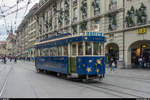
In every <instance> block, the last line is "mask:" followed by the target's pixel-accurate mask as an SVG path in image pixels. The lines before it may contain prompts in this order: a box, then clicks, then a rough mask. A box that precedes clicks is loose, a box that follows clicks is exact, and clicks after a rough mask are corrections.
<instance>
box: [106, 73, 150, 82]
mask: <svg viewBox="0 0 150 100" xmlns="http://www.w3.org/2000/svg"><path fill="white" fill-rule="evenodd" d="M107 76H111V77H117V78H126V79H132V80H136V81H142V82H146V83H150V79H147V78H137V77H130V76H121V75H108V74H107V75H106V77H107Z"/></svg>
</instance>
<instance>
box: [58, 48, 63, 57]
mask: <svg viewBox="0 0 150 100" xmlns="http://www.w3.org/2000/svg"><path fill="white" fill-rule="evenodd" d="M58 56H62V47H58Z"/></svg>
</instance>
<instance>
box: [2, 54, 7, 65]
mask: <svg viewBox="0 0 150 100" xmlns="http://www.w3.org/2000/svg"><path fill="white" fill-rule="evenodd" d="M3 61H4V64H6V62H7V61H6V56H4V57H3Z"/></svg>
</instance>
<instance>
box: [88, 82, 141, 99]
mask: <svg viewBox="0 0 150 100" xmlns="http://www.w3.org/2000/svg"><path fill="white" fill-rule="evenodd" d="M89 86H92V87H96V88H98V89H103V90H105V91H106V90H107V91H108V92H109V93H110V92H112V93H111V94H115V95H116V94H117V95H118V97H123V98H125V97H134V98H144V97H143V96H139V95H135V94H131V93H127V92H124V91H121V90H118V89H112V88H110V87H107V86H105V87H103V86H100V85H93V84H90V85H89ZM120 95H121V96H120Z"/></svg>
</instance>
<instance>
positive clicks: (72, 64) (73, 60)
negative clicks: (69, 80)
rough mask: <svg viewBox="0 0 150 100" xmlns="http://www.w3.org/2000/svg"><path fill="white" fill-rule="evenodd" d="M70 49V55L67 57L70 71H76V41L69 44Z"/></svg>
mask: <svg viewBox="0 0 150 100" xmlns="http://www.w3.org/2000/svg"><path fill="white" fill-rule="evenodd" d="M70 51H71V56H70V58H69V66H70V72H71V73H76V56H77V43H74V44H72V45H71V48H70Z"/></svg>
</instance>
